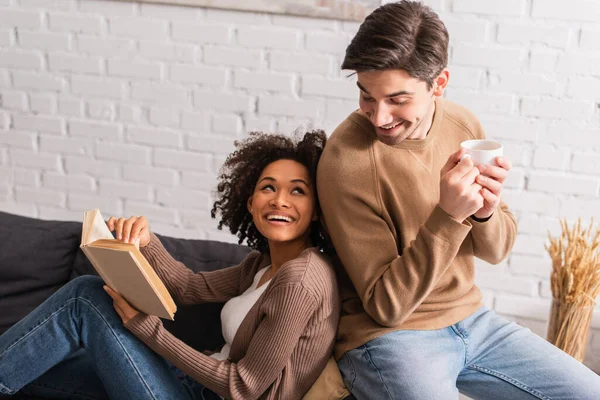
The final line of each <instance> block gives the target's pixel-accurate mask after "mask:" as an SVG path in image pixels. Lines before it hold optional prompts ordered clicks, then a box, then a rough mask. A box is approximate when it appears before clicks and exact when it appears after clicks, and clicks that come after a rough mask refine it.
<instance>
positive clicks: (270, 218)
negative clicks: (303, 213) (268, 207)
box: [267, 215, 292, 222]
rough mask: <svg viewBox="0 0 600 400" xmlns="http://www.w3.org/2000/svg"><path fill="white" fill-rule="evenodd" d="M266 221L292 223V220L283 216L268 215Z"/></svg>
mask: <svg viewBox="0 0 600 400" xmlns="http://www.w3.org/2000/svg"><path fill="white" fill-rule="evenodd" d="M267 219H268V220H269V221H285V222H292V219H291V218H290V217H284V216H283V215H269V216H268V217H267Z"/></svg>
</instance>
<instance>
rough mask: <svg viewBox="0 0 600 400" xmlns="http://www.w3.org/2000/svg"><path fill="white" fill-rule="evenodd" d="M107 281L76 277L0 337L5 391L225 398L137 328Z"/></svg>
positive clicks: (65, 395) (99, 396)
mask: <svg viewBox="0 0 600 400" xmlns="http://www.w3.org/2000/svg"><path fill="white" fill-rule="evenodd" d="M103 284H104V283H103V282H102V280H101V279H100V278H98V277H92V276H83V277H79V278H77V279H74V280H73V281H71V282H69V283H68V284H67V285H65V286H64V287H63V288H61V289H60V290H59V291H57V292H56V293H55V294H53V295H52V296H51V297H50V298H48V299H47V300H46V301H45V302H44V303H43V304H41V305H40V306H39V307H38V308H36V309H35V310H34V311H32V312H31V313H30V314H29V315H27V316H26V317H25V318H23V319H22V320H21V321H19V322H18V323H17V324H15V325H14V326H12V327H11V328H10V329H9V330H8V331H6V332H5V333H4V334H3V335H2V336H0V395H2V394H5V395H11V394H14V393H16V392H17V391H19V390H22V392H23V393H26V394H31V395H37V396H42V397H53V398H71V399H72V398H75V399H86V400H90V399H108V398H110V399H123V400H126V399H127V400H131V399H193V400H195V399H197V400H208V399H219V398H220V397H218V396H217V395H216V394H214V393H213V392H211V391H210V390H208V389H206V388H204V387H203V386H202V385H200V384H199V383H197V382H195V381H193V380H192V379H191V378H189V377H187V376H185V374H183V373H181V371H179V370H177V369H176V368H175V367H174V366H172V365H171V364H170V363H169V362H167V361H166V360H165V359H163V358H162V357H161V356H160V355H158V354H156V353H155V352H153V351H152V350H151V349H150V348H149V347H147V346H146V345H145V344H144V343H143V342H142V341H140V340H139V339H137V338H136V337H135V336H134V335H133V334H132V333H131V332H129V331H128V330H127V329H126V328H125V327H124V326H123V323H122V321H121V318H120V317H119V316H118V315H117V313H116V311H115V310H114V308H113V304H112V299H111V298H110V297H109V296H108V295H107V294H106V292H104V289H103V288H102V286H103Z"/></svg>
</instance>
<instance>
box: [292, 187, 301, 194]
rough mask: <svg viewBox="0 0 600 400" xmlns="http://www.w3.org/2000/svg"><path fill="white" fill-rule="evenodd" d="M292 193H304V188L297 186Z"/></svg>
mask: <svg viewBox="0 0 600 400" xmlns="http://www.w3.org/2000/svg"><path fill="white" fill-rule="evenodd" d="M292 193H298V194H304V190H302V189H301V188H295V189H294V190H292Z"/></svg>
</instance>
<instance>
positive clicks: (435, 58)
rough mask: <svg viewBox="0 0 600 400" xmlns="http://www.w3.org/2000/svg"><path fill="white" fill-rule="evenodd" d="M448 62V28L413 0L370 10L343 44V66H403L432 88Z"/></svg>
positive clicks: (365, 68) (358, 68)
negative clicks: (344, 49) (344, 48)
mask: <svg viewBox="0 0 600 400" xmlns="http://www.w3.org/2000/svg"><path fill="white" fill-rule="evenodd" d="M447 64H448V31H447V30H446V26H445V25H444V23H443V22H442V21H441V20H440V18H439V17H438V15H437V14H436V13H435V12H434V11H433V10H432V9H431V8H429V7H428V6H426V5H424V4H422V3H420V2H416V1H406V0H404V1H399V2H396V3H388V4H385V5H383V6H381V7H379V8H377V9H376V10H375V11H373V12H372V13H371V14H370V15H369V16H367V18H366V19H365V20H364V22H363V23H362V24H361V25H360V28H359V29H358V33H357V34H356V36H354V38H353V39H352V42H351V43H350V45H349V46H348V47H347V48H346V56H345V57H344V61H343V63H342V69H348V70H353V71H356V72H367V71H380V70H386V69H403V70H405V71H406V72H407V73H408V74H409V75H410V76H412V77H413V78H417V79H420V80H422V81H424V82H426V83H427V85H428V87H429V88H431V86H432V85H433V81H434V79H435V78H436V77H437V76H438V75H439V73H440V72H442V70H443V69H444V68H445V67H446V66H447Z"/></svg>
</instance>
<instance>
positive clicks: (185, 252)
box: [0, 212, 249, 399]
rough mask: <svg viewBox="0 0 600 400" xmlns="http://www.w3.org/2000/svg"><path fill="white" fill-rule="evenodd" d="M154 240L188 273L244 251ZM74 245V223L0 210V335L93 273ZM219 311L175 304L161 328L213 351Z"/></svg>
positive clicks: (236, 258)
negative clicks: (170, 318)
mask: <svg viewBox="0 0 600 400" xmlns="http://www.w3.org/2000/svg"><path fill="white" fill-rule="evenodd" d="M82 217H83V215H82ZM159 237H160V239H161V241H162V243H163V244H164V246H165V247H166V249H167V250H168V251H169V252H170V253H171V254H172V255H173V257H175V258H176V259H178V260H179V261H182V262H183V263H184V264H185V265H186V266H187V267H188V268H190V269H192V270H194V271H211V270H215V269H220V268H225V267H228V266H231V265H235V264H237V263H238V262H240V261H241V260H242V259H243V258H244V257H245V256H246V254H247V253H248V252H249V249H248V248H247V247H244V246H239V245H235V244H229V243H222V242H215V241H209V240H185V239H175V238H171V237H166V236H160V235H159ZM80 241H81V223H79V222H60V221H42V220H39V219H34V218H26V217H22V216H17V215H12V214H7V213H3V212H0V334H2V333H3V332H4V331H6V330H7V329H8V328H10V327H11V326H12V325H13V324H14V323H15V322H17V321H19V320H20V319H21V318H23V317H24V316H25V315H27V314H28V313H29V312H30V311H31V310H33V309H34V308H35V307H37V306H38V305H39V304H41V303H42V302H43V301H44V300H45V299H46V298H47V297H48V296H50V295H51V294H52V293H54V292H55V291H56V290H58V289H59V288H60V287H61V286H63V285H64V284H65V283H67V282H68V281H69V280H71V279H73V278H75V277H77V276H79V275H83V274H94V275H95V274H96V273H95V271H94V269H93V267H92V265H91V264H90V263H89V261H88V260H87V258H86V257H85V255H84V254H83V253H82V252H81V250H80V249H79V244H80ZM221 307H222V305H221V304H199V305H195V306H179V307H178V311H177V315H176V318H175V321H165V327H166V328H167V329H168V330H170V331H171V332H173V334H175V335H176V336H177V337H179V338H180V339H181V340H183V341H185V342H186V343H188V344H189V345H190V346H192V347H194V348H196V349H200V350H204V349H216V348H217V347H218V346H220V345H221V344H222V343H223V342H224V340H223V337H222V336H221V329H220V311H221ZM200 321H202V322H201V323H200ZM12 398H15V399H17V398H19V399H24V398H26V397H25V396H23V395H21V396H20V397H19V396H18V395H17V396H14V397H12Z"/></svg>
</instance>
